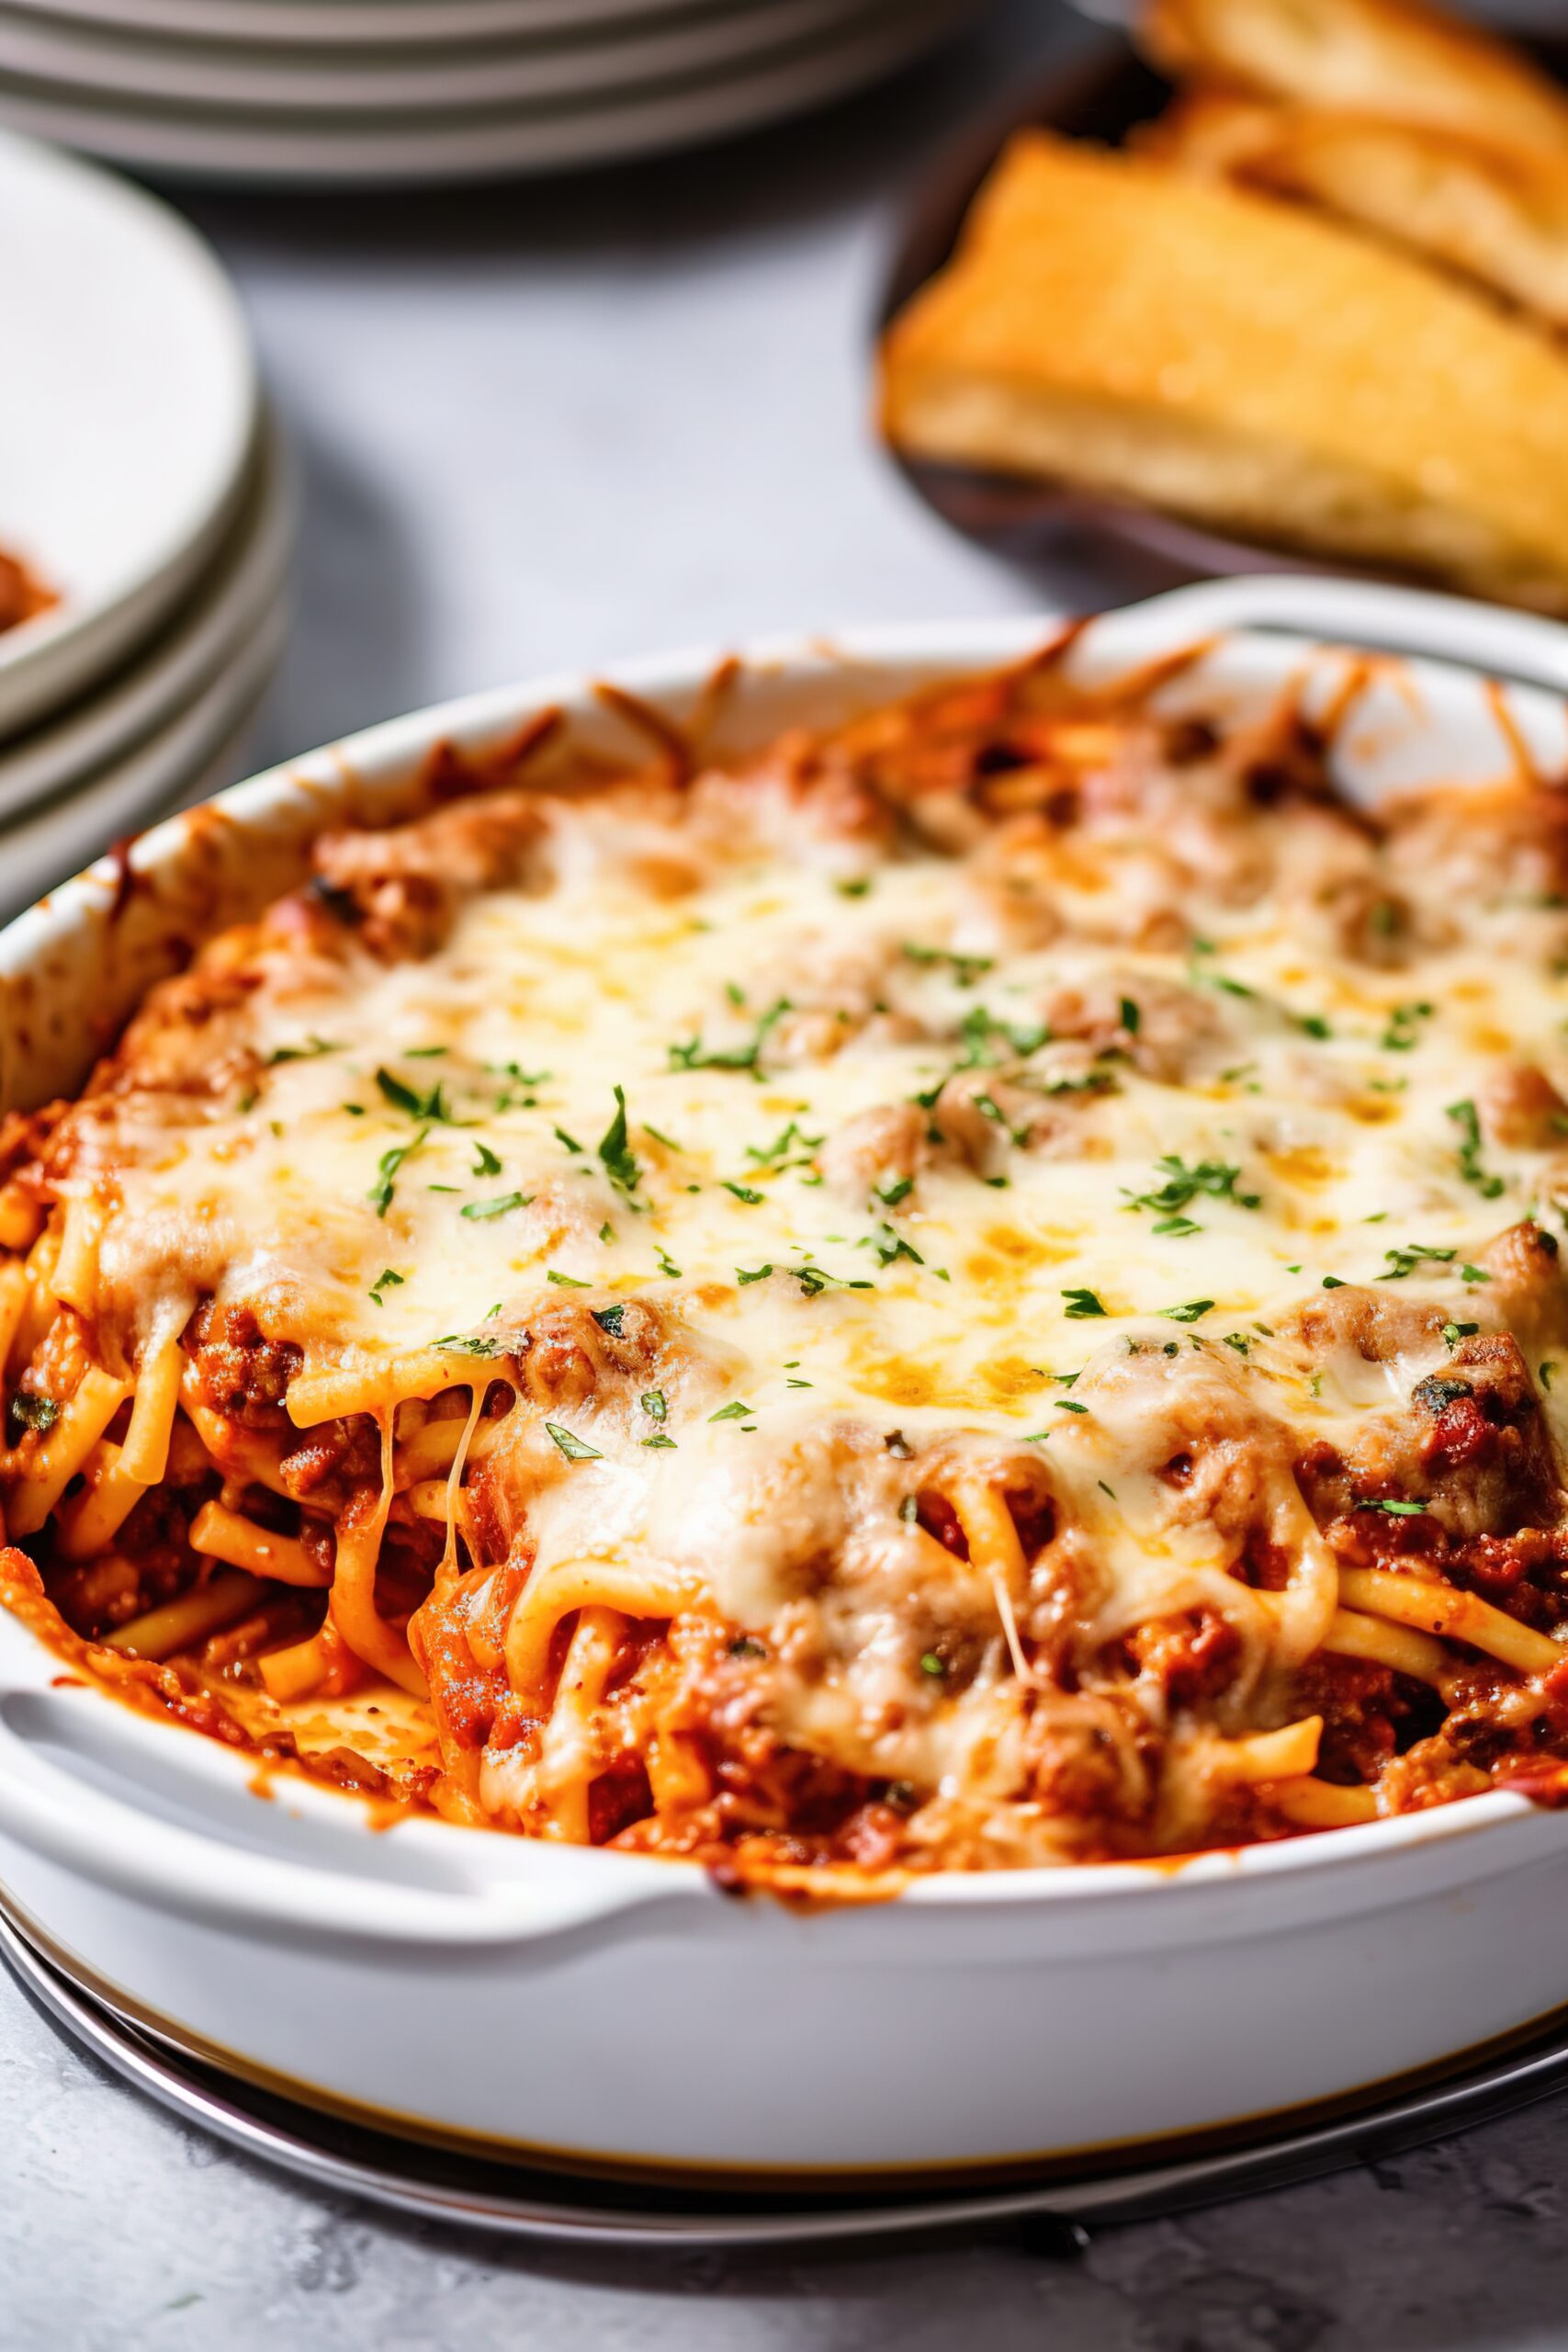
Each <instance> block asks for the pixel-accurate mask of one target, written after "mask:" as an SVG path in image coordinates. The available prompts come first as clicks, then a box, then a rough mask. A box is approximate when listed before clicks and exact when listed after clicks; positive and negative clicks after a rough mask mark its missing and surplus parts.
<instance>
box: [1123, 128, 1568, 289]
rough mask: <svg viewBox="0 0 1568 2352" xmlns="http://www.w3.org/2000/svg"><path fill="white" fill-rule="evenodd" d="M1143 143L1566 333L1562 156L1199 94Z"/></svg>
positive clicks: (1567, 223)
mask: <svg viewBox="0 0 1568 2352" xmlns="http://www.w3.org/2000/svg"><path fill="white" fill-rule="evenodd" d="M1144 143H1145V152H1146V153H1153V154H1156V155H1158V156H1159V158H1160V159H1161V160H1162V161H1163V162H1166V163H1168V164H1172V165H1174V166H1176V167H1177V168H1179V169H1180V170H1183V171H1188V172H1197V173H1201V174H1207V175H1218V176H1220V177H1222V178H1230V179H1233V180H1235V182H1236V183H1237V184H1238V185H1240V186H1243V187H1254V188H1260V189H1268V190H1272V191H1273V192H1274V193H1276V194H1278V195H1280V196H1288V197H1293V198H1299V199H1301V200H1303V201H1305V202H1307V203H1312V204H1318V205H1322V206H1323V207H1325V209H1327V210H1329V211H1332V212H1336V213H1337V214H1339V215H1340V216H1341V218H1343V219H1345V220H1354V221H1356V222H1358V223H1359V225H1360V226H1362V227H1363V228H1368V229H1372V230H1375V231H1376V232H1377V233H1378V234H1379V235H1380V236H1383V237H1388V238H1391V239H1393V241H1394V242H1395V243H1401V244H1405V245H1409V246H1412V247H1414V248H1415V249H1416V251H1417V252H1420V253H1424V254H1427V256H1428V257H1429V258H1430V259H1432V260H1433V261H1437V262H1439V263H1441V264H1442V265H1443V266H1444V267H1445V268H1449V269H1454V270H1460V271H1462V272H1463V273H1464V274H1465V275H1467V276H1469V277H1473V278H1475V279H1477V280H1478V281H1479V282H1480V283H1481V284H1483V285H1485V286H1488V287H1490V288H1492V289H1493V290H1494V292H1495V293H1498V294H1501V295H1503V296H1504V297H1505V298H1506V300H1508V301H1510V302H1513V303H1517V304H1518V305H1519V306H1520V307H1522V308H1523V309H1525V310H1527V311H1533V312H1535V313H1537V314H1538V315H1539V316H1540V317H1541V318H1543V319H1545V320H1546V321H1548V322H1550V323H1551V325H1552V326H1555V327H1558V328H1562V327H1568V155H1565V156H1564V157H1563V158H1562V159H1561V160H1559V159H1558V158H1557V157H1556V156H1551V155H1547V154H1545V153H1541V152H1540V151H1539V150H1537V149H1533V148H1530V149H1520V148H1516V149H1514V150H1512V151H1511V152H1505V151H1504V150H1502V149H1500V148H1497V147H1493V146H1490V145H1488V144H1486V143H1485V142H1484V141H1480V140H1475V139H1471V138H1469V137H1467V136H1466V135H1464V134H1463V133H1461V132H1458V131H1450V130H1432V129H1430V128H1429V127H1428V126H1427V125H1425V124H1421V123H1401V122H1387V121H1383V120H1381V119H1375V118H1373V117H1371V116H1363V115H1328V114H1320V113H1318V112H1316V111H1315V110H1314V109H1313V108H1310V107H1271V106H1268V105H1265V104H1262V103H1259V102H1258V101H1257V100H1255V99H1250V98H1243V97H1234V96H1230V95H1229V94H1228V93H1225V92H1221V91H1210V90H1199V91H1194V92H1192V93H1191V94H1190V96H1187V97H1185V98H1183V99H1181V100H1180V101H1179V103H1178V104H1177V105H1176V106H1175V107H1172V108H1171V109H1170V110H1169V112H1168V114H1166V115H1165V116H1163V117H1162V118H1161V119H1160V121H1159V122H1158V123H1157V124H1156V125H1155V126H1154V127H1153V129H1152V130H1151V131H1150V132H1149V134H1148V135H1147V137H1146V139H1145V142H1144Z"/></svg>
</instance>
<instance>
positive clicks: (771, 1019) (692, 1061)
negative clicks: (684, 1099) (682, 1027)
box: [670, 996, 790, 1079]
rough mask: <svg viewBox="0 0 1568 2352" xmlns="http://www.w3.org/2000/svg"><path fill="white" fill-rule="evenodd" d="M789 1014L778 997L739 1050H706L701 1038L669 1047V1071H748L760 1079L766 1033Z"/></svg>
mask: <svg viewBox="0 0 1568 2352" xmlns="http://www.w3.org/2000/svg"><path fill="white" fill-rule="evenodd" d="M789 1010H790V1002H789V999H788V998H787V997H784V996H781V997H779V998H778V999H777V1000H776V1001H774V1002H773V1004H771V1005H770V1006H769V1008H768V1010H767V1012H764V1013H763V1014H762V1016H761V1020H760V1021H759V1022H758V1023H757V1025H756V1027H755V1028H754V1029H753V1030H752V1032H751V1035H750V1038H749V1039H748V1040H747V1042H746V1044H745V1045H743V1046H713V1047H710V1046H705V1045H704V1043H703V1041H702V1039H701V1037H700V1036H699V1037H691V1038H688V1040H687V1041H686V1043H685V1044H684V1045H683V1046H671V1047H670V1067H671V1069H741V1070H750V1073H751V1075H752V1076H753V1078H758V1079H760V1078H761V1074H762V1072H761V1056H762V1048H763V1046H765V1045H766V1044H767V1042H768V1037H769V1035H770V1033H771V1032H772V1031H773V1029H774V1028H775V1027H776V1026H777V1024H778V1023H779V1022H781V1021H782V1020H783V1019H784V1014H785V1013H786V1012H788V1011H789Z"/></svg>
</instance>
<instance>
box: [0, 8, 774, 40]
mask: <svg viewBox="0 0 1568 2352" xmlns="http://www.w3.org/2000/svg"><path fill="white" fill-rule="evenodd" d="M14 5H15V6H17V7H18V8H20V9H23V10H25V11H26V12H27V13H28V15H30V16H35V17H44V18H50V19H55V20H60V21H64V22H74V23H78V24H90V25H106V26H107V25H113V26H119V27H124V28H130V30H133V31H147V32H167V33H184V34H186V35H189V36H191V37H193V38H194V39H196V40H236V41H263V42H268V41H280V42H283V43H285V44H286V45H289V46H292V45H293V44H294V43H295V42H297V41H298V42H301V43H304V44H307V45H310V44H314V43H316V42H318V41H320V42H325V43H328V44H332V43H338V44H344V45H351V44H355V43H359V42H365V43H367V44H369V45H371V46H372V47H375V48H378V49H379V48H387V49H392V48H396V47H397V46H399V45H400V43H402V42H405V41H406V42H410V43H414V44H418V43H422V42H427V41H436V42H439V43H441V44H442V45H443V46H445V45H446V43H448V42H451V41H462V40H515V39H517V38H519V37H526V38H528V39H540V38H548V37H550V36H552V35H558V36H560V37H562V38H565V39H572V40H574V39H576V38H577V37H578V36H579V35H580V34H581V33H583V32H584V31H587V32H601V31H606V30H610V29H612V28H614V29H615V30H624V31H626V32H627V33H628V34H630V33H637V32H640V31H642V30H645V29H646V28H648V27H649V24H651V23H655V22H660V21H663V20H665V19H669V20H671V21H673V22H679V23H681V24H683V25H686V24H693V23H699V22H701V21H702V20H703V19H705V18H707V19H709V20H712V19H716V18H720V17H724V18H728V17H733V16H735V15H737V14H747V13H749V12H750V11H751V10H752V9H754V8H757V7H760V6H764V5H765V0H221V7H222V13H221V15H220V16H215V14H214V6H213V0H14Z"/></svg>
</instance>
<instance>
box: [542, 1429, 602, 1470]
mask: <svg viewBox="0 0 1568 2352" xmlns="http://www.w3.org/2000/svg"><path fill="white" fill-rule="evenodd" d="M545 1435H546V1436H547V1437H552V1438H554V1440H555V1442H556V1443H557V1445H558V1447H559V1448H560V1450H561V1452H562V1453H564V1454H565V1456H566V1458H567V1460H568V1461H569V1462H603V1460H604V1455H603V1454H602V1453H600V1451H599V1449H598V1447H597V1446H596V1445H589V1444H587V1443H586V1442H585V1441H584V1440H583V1439H581V1438H580V1437H574V1436H573V1435H572V1433H571V1431H570V1430H563V1429H562V1428H561V1426H560V1423H559V1422H558V1421H547V1422H546V1423H545Z"/></svg>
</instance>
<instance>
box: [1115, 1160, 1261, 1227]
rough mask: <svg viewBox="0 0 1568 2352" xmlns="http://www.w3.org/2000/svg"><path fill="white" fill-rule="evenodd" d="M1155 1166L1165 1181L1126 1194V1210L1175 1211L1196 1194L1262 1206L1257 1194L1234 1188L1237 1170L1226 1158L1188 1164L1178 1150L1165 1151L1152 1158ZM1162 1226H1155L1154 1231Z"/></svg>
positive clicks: (1164, 1213) (1246, 1206)
mask: <svg viewBox="0 0 1568 2352" xmlns="http://www.w3.org/2000/svg"><path fill="white" fill-rule="evenodd" d="M1155 1166H1156V1168H1157V1169H1159V1170H1161V1172H1162V1173H1163V1175H1164V1177H1165V1182H1164V1183H1163V1184H1160V1185H1158V1186H1156V1188H1155V1190H1154V1191H1152V1192H1148V1193H1127V1206H1128V1207H1129V1208H1130V1209H1153V1210H1155V1211H1156V1212H1157V1213H1158V1214H1159V1215H1161V1216H1171V1215H1173V1214H1174V1213H1175V1212H1176V1211H1177V1210H1179V1209H1184V1208H1185V1207H1186V1206H1187V1204H1188V1203H1189V1202H1190V1201H1194V1200H1196V1199H1197V1198H1198V1195H1199V1194H1200V1193H1203V1194H1204V1195H1206V1197H1207V1198H1208V1199H1210V1200H1213V1201H1234V1202H1235V1204H1236V1206H1237V1208H1243V1209H1255V1208H1258V1207H1261V1205H1262V1195H1261V1194H1260V1193H1238V1192H1237V1191H1236V1186H1237V1184H1238V1183H1239V1182H1240V1181H1241V1170H1240V1169H1239V1168H1238V1167H1233V1166H1232V1164H1231V1163H1230V1161H1229V1160H1225V1159H1200V1160H1199V1161H1197V1162H1196V1164H1195V1165H1194V1166H1192V1167H1189V1166H1188V1164H1187V1162H1186V1161H1185V1160H1184V1159H1182V1158H1181V1157H1180V1155H1179V1153H1178V1152H1173V1151H1168V1152H1166V1153H1164V1154H1163V1155H1162V1156H1161V1158H1160V1159H1156V1162H1155ZM1123 1190H1125V1187H1123ZM1163 1229H1164V1228H1159V1227H1156V1230H1163ZM1190 1229H1191V1230H1192V1231H1194V1232H1196V1231H1197V1230H1198V1229H1199V1228H1198V1227H1191V1228H1190Z"/></svg>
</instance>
